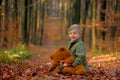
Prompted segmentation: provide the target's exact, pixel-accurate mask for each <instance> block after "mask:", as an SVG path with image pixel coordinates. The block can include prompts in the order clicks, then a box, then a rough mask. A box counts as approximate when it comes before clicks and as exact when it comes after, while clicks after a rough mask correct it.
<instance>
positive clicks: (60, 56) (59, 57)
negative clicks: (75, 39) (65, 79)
mask: <svg viewBox="0 0 120 80" xmlns="http://www.w3.org/2000/svg"><path fill="white" fill-rule="evenodd" d="M50 59H51V60H52V61H53V62H54V64H53V65H52V66H51V70H52V71H53V72H57V73H63V74H65V73H70V74H85V73H86V71H85V69H84V66H83V65H81V64H80V65H77V66H75V67H73V66H72V65H71V66H69V67H63V66H62V65H63V64H64V63H67V64H72V62H73V61H74V57H73V56H72V55H71V54H70V52H69V51H68V50H67V49H66V48H64V47H60V48H58V49H57V51H56V52H55V53H53V54H52V55H51V56H50ZM60 66H61V67H62V70H61V68H60Z"/></svg>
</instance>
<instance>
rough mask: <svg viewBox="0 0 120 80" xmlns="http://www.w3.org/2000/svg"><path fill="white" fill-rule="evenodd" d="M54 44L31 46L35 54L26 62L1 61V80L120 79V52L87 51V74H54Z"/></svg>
mask: <svg viewBox="0 0 120 80" xmlns="http://www.w3.org/2000/svg"><path fill="white" fill-rule="evenodd" d="M55 49H56V47H54V46H47V47H46V46H44V47H39V46H33V45H32V46H29V50H30V51H31V52H32V53H33V54H34V56H33V57H32V58H30V59H28V60H25V61H24V62H25V64H23V65H19V64H5V63H0V80H120V54H119V53H116V54H115V53H114V54H104V55H103V54H101V55H96V56H92V55H91V54H90V53H87V59H88V63H89V71H88V72H87V73H86V74H85V75H70V74H65V75H63V74H54V73H51V72H48V68H49V65H50V59H49V55H50V54H51V53H52V52H54V51H55Z"/></svg>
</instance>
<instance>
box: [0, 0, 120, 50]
mask: <svg viewBox="0 0 120 80" xmlns="http://www.w3.org/2000/svg"><path fill="white" fill-rule="evenodd" d="M45 16H51V17H60V18H61V19H62V20H61V21H63V23H64V24H65V25H64V27H61V28H62V29H61V30H66V31H62V32H66V33H67V29H68V27H69V26H70V25H71V24H74V23H77V24H80V25H81V26H82V27H83V29H84V32H83V37H82V39H83V41H84V42H85V44H86V46H87V48H88V49H93V50H95V49H100V50H103V49H107V50H109V51H114V50H117V51H120V49H119V47H120V45H119V43H120V33H119V31H120V27H119V25H120V23H119V22H120V0H114V1H113V0H1V2H0V36H1V37H0V47H1V48H3V47H6V48H11V47H16V45H17V44H18V43H19V42H25V43H26V44H35V45H44V44H43V38H45V35H44V31H45V28H44V27H45V26H44V24H45V18H47V17H45ZM55 25H56V24H55ZM61 34H62V33H61ZM58 35H59V34H58ZM65 35H67V34H65ZM51 37H52V36H51ZM61 37H62V39H66V37H65V36H64V37H63V35H62V36H61Z"/></svg>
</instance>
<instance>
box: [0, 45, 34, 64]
mask: <svg viewBox="0 0 120 80" xmlns="http://www.w3.org/2000/svg"><path fill="white" fill-rule="evenodd" d="M30 57H32V54H31V53H30V52H29V50H28V48H27V46H26V45H25V44H20V45H18V46H17V47H16V48H15V49H5V50H3V51H1V52H0V61H1V62H4V63H16V62H17V63H23V62H24V60H25V59H28V58H30Z"/></svg>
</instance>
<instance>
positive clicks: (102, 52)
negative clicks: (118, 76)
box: [87, 48, 120, 56]
mask: <svg viewBox="0 0 120 80" xmlns="http://www.w3.org/2000/svg"><path fill="white" fill-rule="evenodd" d="M87 54H88V55H90V56H99V55H107V54H109V55H111V54H112V55H115V54H120V52H117V51H109V50H105V49H103V50H101V49H97V48H96V49H94V50H93V51H89V52H88V53H87Z"/></svg>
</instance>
